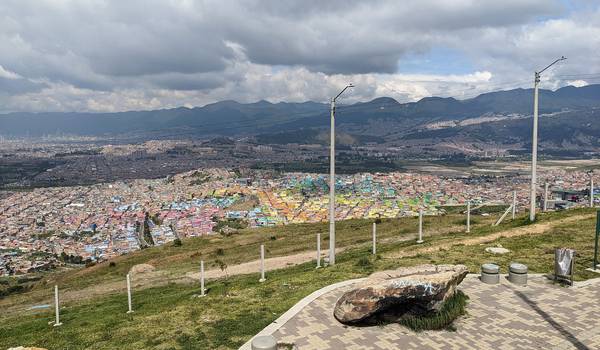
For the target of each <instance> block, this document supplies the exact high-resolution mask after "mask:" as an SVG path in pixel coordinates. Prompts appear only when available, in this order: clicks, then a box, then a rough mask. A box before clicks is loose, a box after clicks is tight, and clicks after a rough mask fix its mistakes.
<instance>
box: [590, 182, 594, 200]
mask: <svg viewBox="0 0 600 350" xmlns="http://www.w3.org/2000/svg"><path fill="white" fill-rule="evenodd" d="M593 207H594V178H593V177H592V176H591V175H590V208H593Z"/></svg>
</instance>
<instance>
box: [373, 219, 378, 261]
mask: <svg viewBox="0 0 600 350" xmlns="http://www.w3.org/2000/svg"><path fill="white" fill-rule="evenodd" d="M375 254H377V224H376V223H373V255H375Z"/></svg>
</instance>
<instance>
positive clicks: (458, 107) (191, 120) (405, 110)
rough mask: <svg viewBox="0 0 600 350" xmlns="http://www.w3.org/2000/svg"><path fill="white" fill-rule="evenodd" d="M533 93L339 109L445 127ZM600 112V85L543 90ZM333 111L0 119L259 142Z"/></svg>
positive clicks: (546, 107) (42, 128) (26, 126)
mask: <svg viewBox="0 0 600 350" xmlns="http://www.w3.org/2000/svg"><path fill="white" fill-rule="evenodd" d="M532 105H533V90H532V89H513V90H506V91H497V92H491V93H485V94H481V95H479V96H477V97H474V98H471V99H466V100H457V99H455V98H452V97H449V98H442V97H426V98H423V99H421V100H420V101H417V102H410V103H399V102H397V101H396V100H394V99H393V98H390V97H380V98H376V99H374V100H372V101H369V102H361V103H355V104H352V105H345V106H340V107H339V108H338V112H339V118H338V120H337V121H336V122H337V123H338V124H340V125H350V126H352V125H356V126H360V125H364V124H366V123H369V122H373V121H377V120H386V121H388V122H392V123H398V125H409V126H411V127H415V126H418V125H420V124H423V123H430V122H434V121H441V120H454V119H455V120H462V119H467V118H475V117H479V116H482V115H485V114H522V115H530V114H531V113H532V108H533V107H532ZM593 108H600V85H588V86H585V87H573V86H567V87H563V88H561V89H558V90H556V91H550V90H540V113H552V112H558V111H562V110H577V109H593ZM328 115H329V106H328V105H327V104H324V103H317V102H310V101H309V102H303V103H288V102H280V103H270V102H268V101H264V100H263V101H258V102H255V103H246V104H244V103H238V102H235V101H231V100H227V101H221V102H216V103H212V104H208V105H206V106H203V107H195V108H186V107H180V108H173V109H161V110H153V111H131V112H117V113H78V112H70V113H61V112H52V113H9V114H3V115H0V135H10V136H43V135H55V134H68V135H90V136H108V135H110V136H115V135H124V134H128V133H154V134H156V133H161V132H165V131H169V130H183V131H185V132H188V133H189V134H190V135H195V136H218V135H221V136H236V135H258V134H265V133H275V132H290V131H293V130H297V129H305V128H323V127H327V126H328V125H329V118H328Z"/></svg>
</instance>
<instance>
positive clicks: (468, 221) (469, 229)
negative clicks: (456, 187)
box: [467, 200, 471, 233]
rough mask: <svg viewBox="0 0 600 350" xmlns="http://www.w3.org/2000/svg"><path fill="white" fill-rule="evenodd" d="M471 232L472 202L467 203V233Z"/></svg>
mask: <svg viewBox="0 0 600 350" xmlns="http://www.w3.org/2000/svg"><path fill="white" fill-rule="evenodd" d="M469 232H471V200H468V201H467V233H469Z"/></svg>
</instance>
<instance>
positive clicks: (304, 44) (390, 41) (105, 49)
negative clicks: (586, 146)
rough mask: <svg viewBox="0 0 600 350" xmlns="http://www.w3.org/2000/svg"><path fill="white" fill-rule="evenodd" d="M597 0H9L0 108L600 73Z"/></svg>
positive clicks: (441, 91) (437, 89) (463, 88)
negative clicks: (541, 71)
mask: <svg viewBox="0 0 600 350" xmlns="http://www.w3.org/2000/svg"><path fill="white" fill-rule="evenodd" d="M599 48H600V1H595V0H572V1H567V0H502V1H498V0H490V1H488V0H453V1H449V0H403V1H397V0H369V1H356V0H328V1H323V0H296V1H289V0H276V1H257V0H244V1H234V0H215V1H213V0H206V1H201V0H198V1H193V0H127V1H123V0H76V1H69V0H52V1H50V0H31V1H29V0H2V1H1V2H0V113H1V112H12V111H28V112H44V111H80V112H83V111H87V112H114V111H126V110H151V109H161V108H174V107H180V106H187V107H194V106H202V105H205V104H207V103H212V102H216V101H220V100H236V101H239V102H254V101H258V100H267V101H270V102H273V103H276V102H280V101H286V102H303V101H308V100H311V101H318V102H326V101H328V100H329V99H330V98H331V97H332V96H335V95H336V94H337V92H339V90H341V89H342V88H343V87H344V86H345V85H346V84H347V83H349V82H352V83H354V84H355V85H356V87H355V88H353V89H352V90H351V91H350V92H349V93H348V94H347V95H346V94H345V95H344V97H343V98H342V99H341V100H340V102H342V103H353V102H357V101H368V100H371V99H373V98H376V97H381V96H389V97H393V98H395V99H396V100H398V101H400V102H409V101H417V100H419V99H421V98H423V97H428V96H443V97H450V96H451V97H455V98H458V99H465V98H470V97H475V96H476V95H478V94H480V93H483V92H489V91H495V90H503V89H510V88H516V87H523V88H530V87H532V85H533V76H534V72H535V71H536V70H539V69H541V68H543V67H544V66H546V65H547V64H549V63H551V62H552V61H553V60H554V59H556V58H558V57H560V56H562V55H564V56H566V57H567V58H568V59H567V60H566V61H563V62H561V63H560V64H558V65H556V66H554V67H552V68H551V69H550V70H548V71H546V72H544V75H543V79H542V83H541V86H542V87H543V88H547V89H556V88H559V87H562V86H565V85H575V86H584V85H586V84H592V83H600V49H599Z"/></svg>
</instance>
